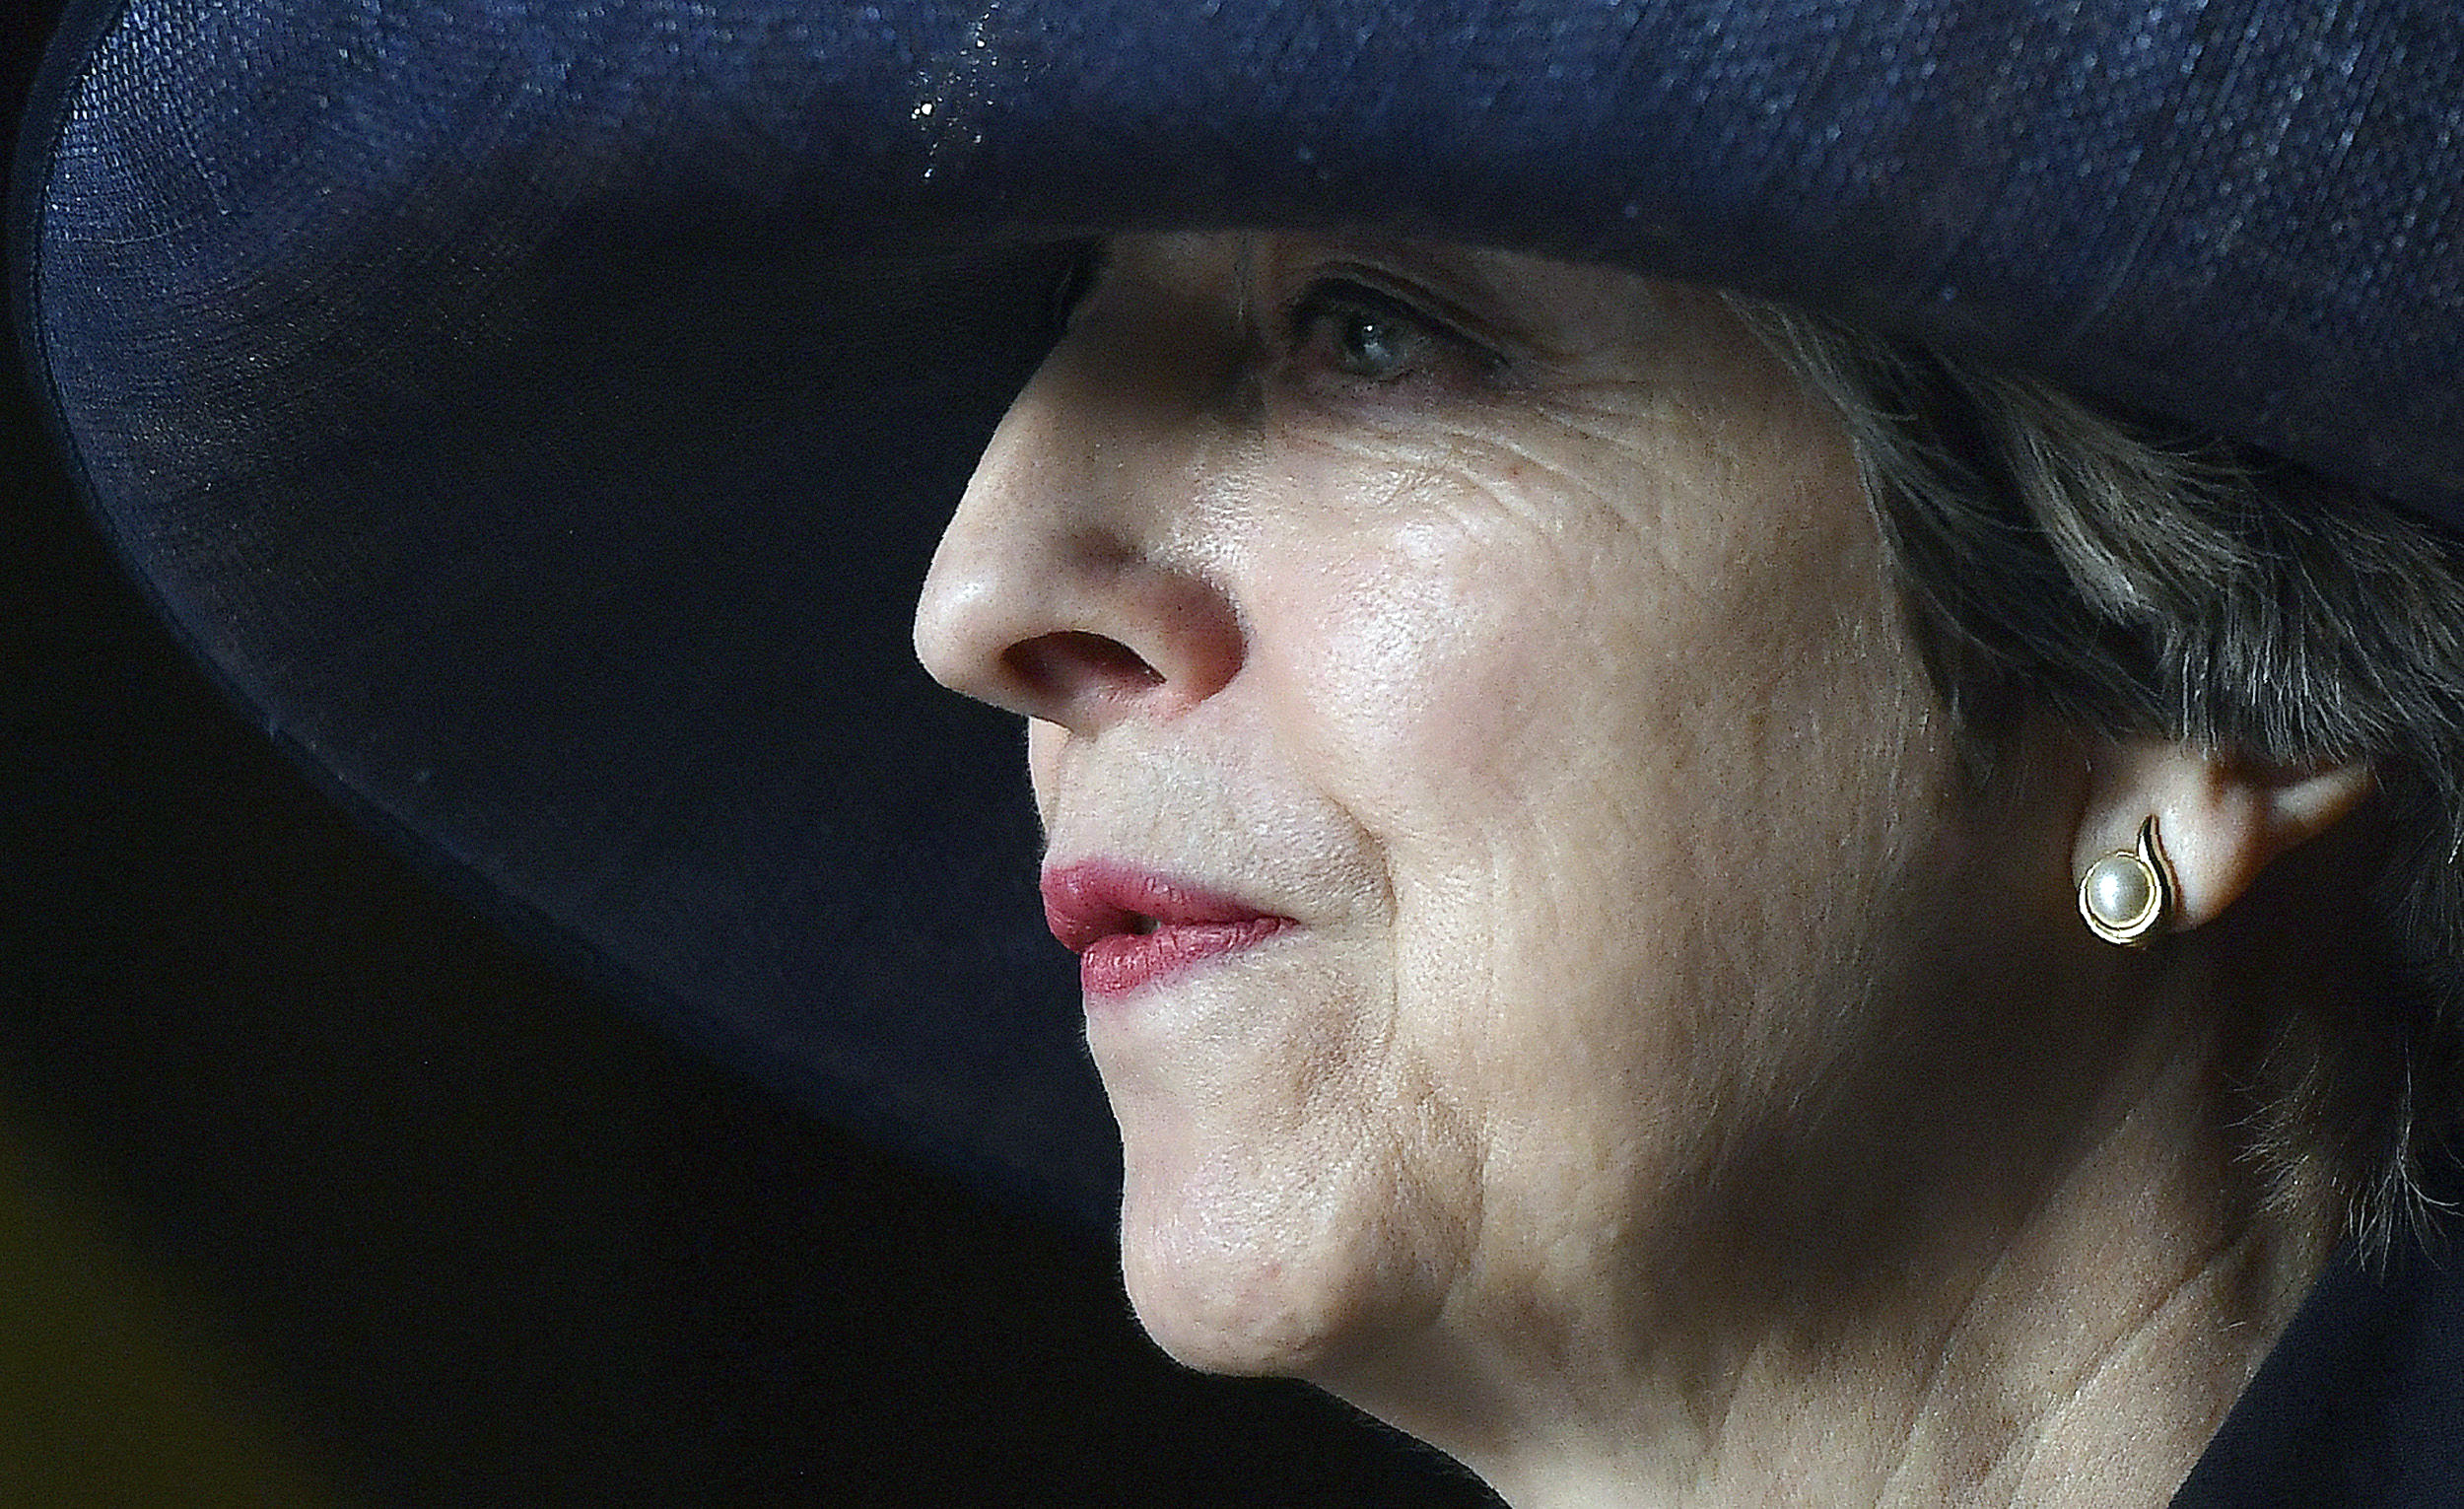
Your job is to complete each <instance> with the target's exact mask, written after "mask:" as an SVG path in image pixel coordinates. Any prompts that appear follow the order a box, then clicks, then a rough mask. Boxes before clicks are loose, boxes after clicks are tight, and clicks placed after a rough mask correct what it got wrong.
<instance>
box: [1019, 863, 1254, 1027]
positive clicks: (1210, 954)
mask: <svg viewBox="0 0 2464 1509" xmlns="http://www.w3.org/2000/svg"><path fill="white" fill-rule="evenodd" d="M1044 920H1045V922H1046V924H1047V925H1048V926H1051V928H1052V929H1053V936H1055V937H1057V938H1059V939H1060V940H1061V945H1062V946H1063V947H1065V948H1067V949H1069V950H1070V951H1071V952H1073V953H1075V954H1076V955H1077V956H1078V980H1079V984H1080V985H1081V986H1082V987H1083V988H1084V989H1085V992H1086V994H1087V995H1088V996H1089V997H1091V998H1104V999H1111V998H1115V997H1118V996H1122V995H1129V993H1130V992H1132V991H1135V990H1137V989H1139V988H1140V987H1142V986H1145V985H1149V984H1151V983H1153V982H1155V981H1158V980H1162V979H1165V978H1167V977H1169V976H1173V975H1178V974H1181V973H1183V972H1184V971H1187V970H1190V969H1194V968H1196V967H1197V966H1198V965H1200V964H1203V963H1205V962H1206V961H1208V960H1210V959H1216V958H1220V957H1222V956H1223V955H1225V954H1230V953H1236V952H1238V951H1240V950H1242V949H1245V948H1250V947H1253V946H1255V945H1257V944H1259V943H1263V942H1265V941H1266V939H1268V938H1270V937H1272V936H1274V935H1275V934H1276V933H1278V932H1281V931H1282V930H1283V929H1284V928H1286V927H1290V926H1295V925H1294V923H1293V920H1292V919H1291V918H1288V917H1280V916H1277V915H1275V914H1273V913H1270V912H1262V911H1260V910H1259V909H1258V908H1256V907H1253V906H1250V905H1248V904H1247V903H1245V902H1242V901H1239V900H1236V899H1234V898H1232V897H1229V896H1224V895H1221V894H1219V893H1216V892H1211V891H1207V890H1203V889H1201V888H1199V887H1197V886H1192V885H1187V884H1184V883H1182V882H1180V881H1176V880H1168V879H1166V878H1164V877H1163V876H1161V875H1157V874H1155V873H1153V872H1151V871H1148V870H1141V869H1137V868H1134V867H1131V866H1129V865H1123V864H1117V863H1112V862H1109V861H1105V860H1092V861H1087V862H1082V863H1077V864H1070V865H1065V866H1062V867H1061V868H1057V869H1050V870H1047V871H1045V873H1044Z"/></svg>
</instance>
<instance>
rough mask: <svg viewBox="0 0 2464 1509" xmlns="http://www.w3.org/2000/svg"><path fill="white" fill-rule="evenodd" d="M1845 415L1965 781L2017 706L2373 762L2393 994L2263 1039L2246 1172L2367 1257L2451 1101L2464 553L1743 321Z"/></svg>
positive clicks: (2121, 727)
mask: <svg viewBox="0 0 2464 1509" xmlns="http://www.w3.org/2000/svg"><path fill="white" fill-rule="evenodd" d="M1734 302H1735V303H1736V304H1737V306H1738V308H1739V309H1740V312H1741V313H1743V314H1744V316H1745V319H1746V322H1747V323H1748V325H1749V326H1751V327H1752V328H1753V329H1754V330H1755V331H1756V332H1757V333H1758V334H1760V335H1761V336H1762V337H1763V338H1764V339H1765V340H1766V341H1767V342H1769V343H1770V345H1771V346H1772V347H1773V349H1774V350H1776V351H1777V352H1778V353H1779V354H1780V356H1781V358H1782V359H1783V360H1784V361H1785V362H1786V363H1787V364H1788V366H1789V367H1790V368H1791V369H1792V370H1793V371H1794V372H1795V374H1796V376H1797V377H1798V378H1799V380H1800V381H1801V382H1803V383H1804V384H1806V385H1807V386H1808V387H1809V388H1810V389H1811V390H1812V391H1814V393H1816V394H1818V395H1819V396H1822V397H1824V398H1826V399H1828V400H1829V401H1830V402H1831V403H1832V404H1834V405H1835V406H1836V407H1837V408H1838V410H1839V412H1840V414H1841V415H1842V416H1843V417H1844V419H1845V421H1846V423H1847V427H1848V430H1849V433H1850V436H1851V438H1852V440H1853V442H1854V444H1855V446H1856V450H1857V454H1858V460H1859V464H1860V466H1861V467H1862V469H1863V472H1864V477H1865V484H1866V491H1867V495H1868V498H1869V500H1870V501H1871V503H1872V504H1873V506H1874V508H1875V511H1876V514H1877V517H1878V519H1879V521H1880V523H1881V525H1882V533H1883V537H1884V539H1885V541H1886V543H1887V546H1888V549H1889V552H1890V554H1891V557H1892V562H1893V566H1894V569H1895V571H1896V573H1897V576H1898V579H1899V583H1900V589H1901V592H1902V594H1903V597H1904V600H1905V602H1906V604H1907V611H1908V614H1909V618H1910V621H1911V627H1912V628H1913V630H1914V632H1915V635H1916V639H1917V643H1918V645H1919V647H1920V650H1921V652H1922V653H1923V654H1924V656H1925V659H1926V664H1927V668H1928V670H1929V672H1930V674H1931V675H1932V678H1933V681H1934V684H1935V686H1936V688H1937V690H1938V691H1939V693H1940V694H1941V696H1942V697H1943V699H1944V701H1945V703H1946V704H1947V705H1948V707H1949V708H1950V710H1951V717H1952V720H1953V725H1954V726H1955V727H1956V728H1957V729H1958V730H1959V736H1960V740H1961V745H1962V749H1963V752H1964V753H1965V754H1966V755H1967V757H1968V758H1969V760H1970V762H1971V768H1972V769H1975V770H1982V769H1984V768H1985V767H1986V766H1987V765H1989V764H1990V761H1991V759H1992V754H1993V751H1994V748H1995V745H1996V742H1997V738H1998V736H1999V735H2002V734H2005V733H2007V732H2009V731H2010V730H2011V729H2013V728H2014V727H2015V726H2016V720H2017V719H2018V718H2019V717H2020V716H2022V715H2025V714H2027V713H2030V712H2037V711H2041V712H2049V713H2050V714H2052V715H2053V716H2054V717H2056V718H2059V719H2061V720H2065V721H2066V722H2068V723H2070V724H2071V725H2073V726H2075V727H2078V728H2081V729H2083V730H2086V731H2088V732H2091V733H2100V734H2111V735H2118V736H2132V735H2145V736H2157V737H2162V738H2165V739H2169V740H2175V741H2179V742H2183V743H2188V744H2192V745H2195V746H2199V747H2203V748H2207V749H2212V750H2216V751H2220V752H2224V753H2226V754H2229V755H2232V756H2236V757H2243V758H2249V759H2253V760H2258V761H2264V762H2267V763H2269V764H2272V765H2276V766H2279V767H2286V768H2294V769H2301V768H2309V769H2324V768H2328V767H2331V766H2335V765H2342V764H2345V763H2348V762H2353V761H2367V762H2369V764H2370V765H2371V767H2372V769H2373V772H2374V775H2375V779H2376V787H2377V789H2376V794H2375V796H2374V798H2373V799H2374V800H2375V801H2376V802H2377V803H2378V804H2379V806H2380V810H2381V812H2382V813H2383V816H2384V832H2385V834H2386V843H2385V844H2384V845H2383V847H2382V848H2381V849H2380V850H2379V852H2378V854H2377V856H2376V871H2375V874H2374V875H2373V877H2372V881H2371V885H2370V887H2369V889H2368V891H2367V893H2366V900H2365V903H2364V905H2365V909H2366V922H2365V925H2364V927H2363V936H2362V938H2361V940H2360V946H2361V948H2363V949H2365V950H2367V957H2369V958H2370V959H2371V961H2372V962H2373V963H2374V964H2375V965H2376V966H2377V967H2378V973H2380V974H2381V975H2383V989H2382V990H2381V991H2380V993H2379V994H2378V995H2376V996H2374V997H2372V998H2367V999H2365V1000H2362V1001H2359V1002H2351V1003H2343V1004H2338V1003H2331V1002H2319V1003H2313V1005H2312V1007H2311V1008H2310V1010H2309V1014H2308V1015H2307V1016H2306V1017H2302V1016H2301V1015H2300V1014H2299V1013H2296V1014H2295V1016H2294V1018H2293V1019H2289V1020H2287V1021H2285V1022H2282V1023H2279V1024H2275V1028H2276V1033H2275V1038H2274V1042H2273V1046H2272V1047H2271V1048H2270V1049H2269V1050H2268V1052H2267V1054H2266V1058H2265V1061H2264V1063H2263V1065H2262V1068H2261V1070H2260V1072H2259V1074H2258V1076H2257V1077H2258V1078H2259V1080H2260V1083H2259V1084H2257V1085H2255V1086H2253V1089H2254V1091H2255V1093H2256V1094H2257V1096H2258V1103H2257V1106H2256V1109H2255V1111H2254V1113H2253V1117H2252V1127H2251V1129H2250V1132H2251V1149H2252V1152H2253V1154H2254V1156H2256V1157H2258V1158H2259V1159H2261V1160H2262V1164H2263V1167H2264V1169H2265V1172H2266V1175H2267V1177H2268V1179H2269V1180H2270V1182H2271V1184H2272V1186H2273V1187H2274V1188H2276V1189H2277V1190H2278V1191H2280V1192H2288V1191H2290V1190H2292V1189H2293V1188H2295V1187H2296V1186H2297V1184H2298V1183H2299V1182H2300V1181H2301V1180H2302V1179H2303V1178H2304V1170H2305V1169H2320V1168H2324V1169H2325V1170H2327V1171H2329V1174H2330V1177H2332V1178H2333V1179H2334V1180H2335V1183H2336V1186H2337V1188H2338V1190H2339V1193H2340V1194H2341V1196H2342V1198H2343V1202H2344V1204H2345V1207H2346V1210H2347V1212H2348V1223H2349V1229H2350V1230H2351V1231H2352V1233H2353V1234H2354V1235H2355V1236H2357V1237H2358V1238H2359V1239H2361V1241H2362V1242H2363V1243H2364V1244H2365V1246H2366V1248H2367V1249H2368V1250H2369V1251H2372V1252H2383V1251H2384V1250H2385V1248H2386V1244H2387V1243H2388V1241H2389V1240H2390V1239H2391V1238H2392V1236H2393V1234H2394V1231H2395V1229H2396V1228H2397V1226H2398V1225H2399V1224H2400V1223H2418V1222H2420V1221H2421V1220H2422V1218H2423V1217H2424V1216H2425V1215H2426V1214H2427V1212H2428V1209H2429V1206H2430V1203H2431V1200H2430V1196H2429V1195H2428V1194H2427V1193H2426V1192H2425V1190H2424V1188H2423V1181H2422V1177H2421V1176H2422V1172H2423V1169H2424V1167H2425V1165H2426V1163H2427V1162H2428V1161H2429V1160H2430V1158H2432V1157H2433V1156H2435V1155H2436V1154H2437V1153H2438V1151H2439V1150H2440V1149H2441V1147H2442V1146H2443V1144H2444V1141H2445V1139H2446V1138H2447V1137H2448V1136H2449V1134H2450V1132H2451V1131H2452V1130H2453V1128H2454V1127H2455V1126H2456V1123H2457V1119H2458V1112H2459V1098H2458V1092H2459V1087H2464V868H2460V867H2459V865H2458V863H2457V856H2458V852H2459V849H2464V541H2459V540H2457V539H2456V538H2454V537H2452V536H2449V535H2447V534H2445V533H2443V532H2442V531H2440V530H2439V529H2437V528H2436V527H2434V526H2432V525H2430V524H2428V523H2426V522H2424V521H2423V520H2421V519H2420V518H2418V517H2417V516H2415V515H2413V514H2409V513H2406V512H2404V511H2402V510H2400V509H2398V508H2396V507H2395V506H2393V505H2391V504H2389V503H2387V502H2385V501H2383V500H2380V499H2378V498H2375V497H2373V496H2370V495H2368V494H2366V493H2363V492H2361V491H2359V490H2356V489H2352V488H2347V487H2342V486H2338V485H2335V484H2332V483H2329V482H2326V481H2324V480H2322V479H2320V478H2318V477H2317V476H2315V475H2313V474H2310V473H2308V472H2305V471H2303V470H2301V469H2299V468H2297V467H2294V466H2292V465H2290V464H2288V463H2286V462H2283V461H2279V460H2276V459H2274V458H2272V457H2269V456H2266V455H2265V454H2263V453H2260V452H2256V451H2253V450H2250V449H2248V448H2246V447H2238V446H2229V445H2226V444H2224V443H2221V442H2218V441H2216V440H2214V439H2212V438H2202V437H2198V436H2192V435H2186V434H2183V433H2179V431H2178V429H2177V428H2175V427H2169V426H2166V425H2162V424H2156V423H2149V422H2144V421H2140V420H2137V419H2133V418H2126V417H2123V416H2121V415H2119V414H2116V413H2108V412H2103V411H2100V410H2099V409H2097V408H2095V407H2092V406H2090V405H2089V404H2088V403H2085V402H2083V401H2081V400H2079V399H2077V398H2074V397H2072V396H2070V395H2069V394H2067V393H2064V392H2062V391H2060V390H2058V389H2056V388H2054V387H2052V386H2050V385H2048V384H2045V383H2043V382H2040V381H2037V380H2035V379H2032V378H2029V377H2020V376H2015V375H2012V374H2009V373H2004V372H1999V371H1990V370H1986V369H1983V368H1978V367H1971V366H1967V365H1964V364H1961V363H1957V362H1954V361H1951V360H1948V359H1945V358H1942V357H1940V356H1937V355H1934V354H1932V353H1930V352H1927V351H1924V350H1922V349H1919V348H1914V347H1910V346H1906V345H1902V344H1898V343H1894V342H1891V341H1888V340H1885V339H1882V338H1881V337H1879V336H1875V335H1871V334H1867V333H1864V332H1861V331H1855V330H1850V329H1845V328H1842V327H1838V326H1835V325H1832V324H1829V323H1827V322H1825V321H1822V320H1818V319H1814V318H1813V317H1810V316H1807V315H1805V314H1802V313H1799V312H1796V311H1793V310H1789V309H1777V308H1774V307H1771V306H1767V305H1759V304H1752V303H1748V302H1746V301H1743V300H1738V301H1734Z"/></svg>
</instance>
